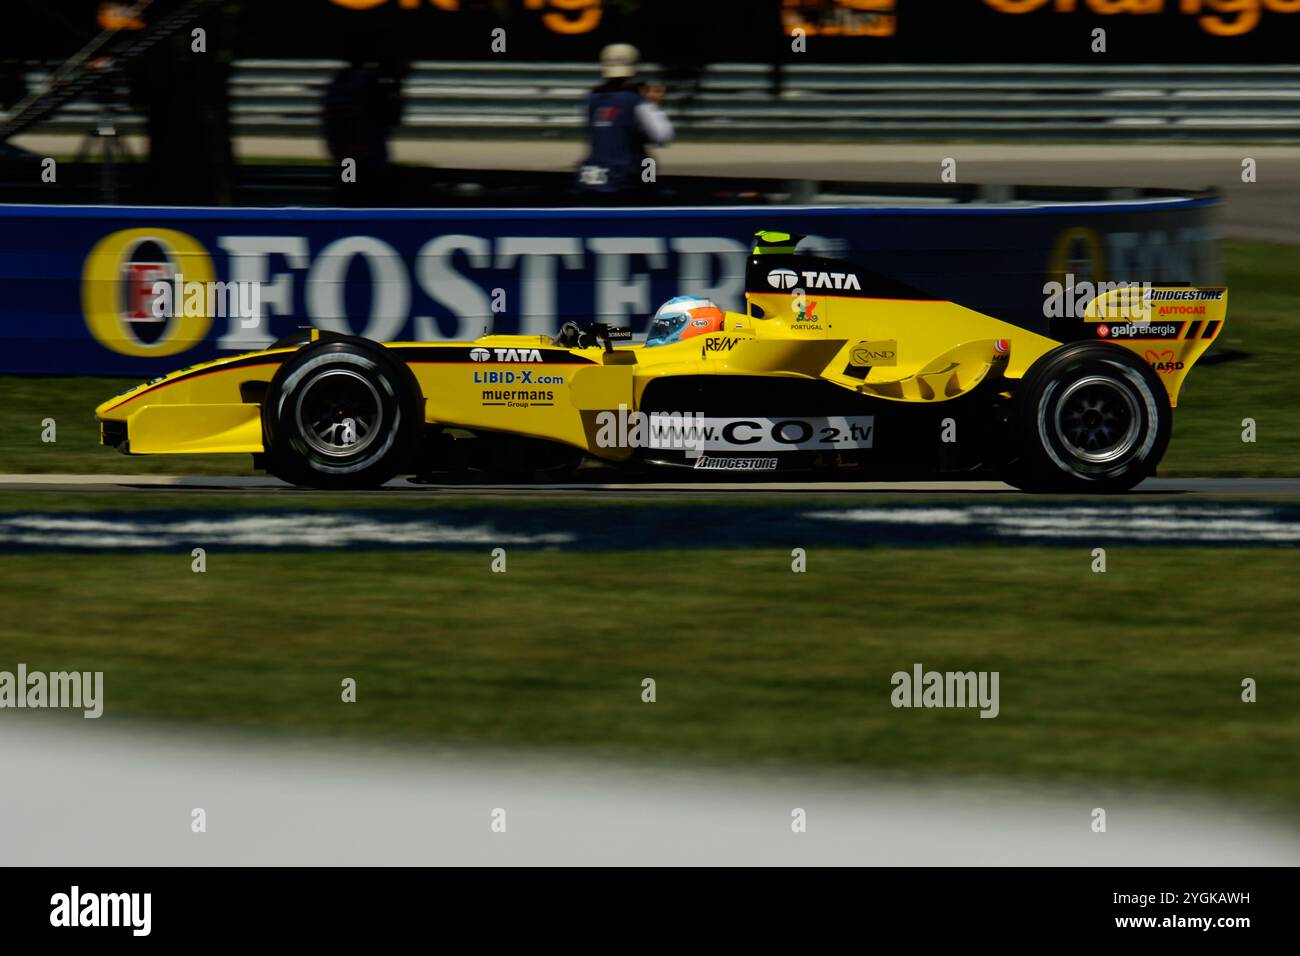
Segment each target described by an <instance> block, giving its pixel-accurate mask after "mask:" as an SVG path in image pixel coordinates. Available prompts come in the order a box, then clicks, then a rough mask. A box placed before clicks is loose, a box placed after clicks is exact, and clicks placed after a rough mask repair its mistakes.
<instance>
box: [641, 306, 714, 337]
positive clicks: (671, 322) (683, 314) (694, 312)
mask: <svg viewBox="0 0 1300 956" xmlns="http://www.w3.org/2000/svg"><path fill="white" fill-rule="evenodd" d="M722 322H723V319H722V310H721V309H719V308H718V307H717V306H716V305H714V304H713V303H712V302H711V301H709V300H708V299H701V298H699V297H698V296H693V295H679V296H674V297H673V298H671V299H669V300H668V301H667V302H665V303H664V304H663V305H661V306H659V311H658V312H656V313H655V314H654V318H653V319H651V320H650V331H649V333H648V334H647V335H646V340H645V344H646V347H647V348H649V347H650V346H653V345H669V344H671V343H673V342H680V341H682V340H683V339H690V338H694V337H695V336H697V335H704V334H706V333H708V332H721V331H722Z"/></svg>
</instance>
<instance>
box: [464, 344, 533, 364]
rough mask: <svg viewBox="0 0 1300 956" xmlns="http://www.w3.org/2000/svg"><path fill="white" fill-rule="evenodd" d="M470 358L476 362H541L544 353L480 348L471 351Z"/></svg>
mask: <svg viewBox="0 0 1300 956" xmlns="http://www.w3.org/2000/svg"><path fill="white" fill-rule="evenodd" d="M469 357H470V360H471V361H474V362H492V361H497V362H540V361H541V360H542V353H541V351H540V350H539V349H485V348H483V347H481V346H480V347H478V348H473V349H470V350H469Z"/></svg>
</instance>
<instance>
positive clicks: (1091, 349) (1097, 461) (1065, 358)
mask: <svg viewBox="0 0 1300 956" xmlns="http://www.w3.org/2000/svg"><path fill="white" fill-rule="evenodd" d="M1013 428H1014V440H1015V443H1016V456H1015V459H1014V460H1013V461H1011V462H1008V464H1007V466H1006V468H1005V470H1004V473H1003V478H1004V479H1005V480H1006V481H1007V482H1008V483H1009V484H1012V485H1015V486H1016V487H1017V488H1020V489H1021V490H1023V491H1042V492H1051V491H1067V492H1069V491H1087V492H1099V493H1113V492H1120V491H1128V490H1129V489H1131V488H1133V487H1134V486H1135V485H1137V484H1138V483H1139V482H1141V481H1142V480H1143V479H1145V478H1147V477H1149V476H1150V475H1153V474H1154V473H1155V470H1156V466H1157V465H1158V464H1159V463H1160V459H1161V458H1163V457H1164V453H1165V449H1166V448H1167V447H1168V446H1169V436H1170V433H1171V431H1172V429H1173V412H1172V410H1171V409H1170V407H1169V396H1168V393H1167V392H1166V390H1165V387H1164V385H1163V384H1162V383H1161V382H1160V379H1159V377H1158V376H1157V375H1156V373H1155V372H1154V371H1152V369H1151V367H1150V366H1149V365H1147V364H1146V363H1144V362H1142V361H1141V360H1140V359H1139V358H1138V357H1137V356H1136V355H1134V354H1133V353H1132V352H1130V351H1128V350H1127V349H1124V348H1120V347H1119V346H1116V345H1110V344H1104V343H1099V342H1077V343H1073V344H1070V345H1063V346H1061V347H1060V348H1057V349H1054V350H1052V351H1051V352H1048V353H1047V354H1046V355H1044V356H1043V357H1042V358H1040V359H1039V360H1038V362H1037V363H1035V364H1034V365H1033V366H1032V367H1031V368H1030V369H1029V371H1028V372H1027V373H1026V375H1025V377H1024V378H1023V379H1022V380H1021V383H1020V386H1019V387H1018V388H1017V390H1016V395H1015V407H1014V413H1013Z"/></svg>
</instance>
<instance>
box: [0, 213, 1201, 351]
mask: <svg viewBox="0 0 1300 956" xmlns="http://www.w3.org/2000/svg"><path fill="white" fill-rule="evenodd" d="M1213 203H1214V200H1212V199H1207V198H1176V197H1175V198H1169V199H1143V200H1131V201H1119V202H1106V203H1071V204H1042V205H1040V204H1031V203H1021V204H1009V205H1005V206H998V205H980V204H963V205H951V206H925V207H915V206H913V207H880V208H866V207H854V208H845V207H815V206H802V207H788V206H765V207H739V208H736V207H728V208H723V207H719V208H655V209H609V210H607V209H560V210H534V209H528V210H516V209H476V210H459V209H420V210H340V209H326V210H305V209H238V210H234V209H185V208H146V207H98V206H97V207H75V206H27V205H12V206H0V287H2V288H3V296H2V297H0V371H6V372H42V373H56V374H104V375H127V376H141V377H151V376H153V375H157V374H160V373H161V372H164V371H167V370H170V369H174V368H178V367H181V366H185V365H190V364H194V363H196V362H200V361H204V360H207V359H210V358H215V357H218V356H221V355H228V354H232V353H234V352H240V351H247V350H249V349H256V348H264V347H266V346H267V345H269V344H270V343H271V342H273V341H274V340H275V339H277V338H280V337H281V336H284V335H288V334H289V333H291V332H293V331H295V330H297V329H299V328H302V327H305V326H315V327H317V328H321V329H332V330H334V331H338V332H344V333H351V334H356V335H364V336H367V337H369V338H373V339H377V340H380V341H404V340H405V341H411V340H417V341H430V340H438V339H471V338H475V337H477V336H479V335H482V334H483V333H484V332H485V331H486V330H489V329H491V330H492V331H495V332H526V333H534V334H549V333H552V332H554V331H556V330H557V329H558V328H559V326H560V325H561V324H562V323H563V322H565V321H567V320H574V321H578V322H589V321H601V322H607V323H611V324H614V325H623V326H630V327H631V328H632V329H633V330H634V331H635V332H638V333H640V332H644V331H645V327H646V324H647V319H648V316H649V315H650V314H652V313H653V312H654V310H655V309H656V308H657V307H658V306H659V305H660V304H661V303H662V302H664V301H665V300H666V299H668V298H670V297H672V296H674V295H683V294H690V295H699V296H705V297H708V298H712V299H713V300H714V301H716V302H717V303H718V304H719V305H720V306H722V307H723V308H729V309H737V310H739V309H742V308H743V303H744V298H743V279H744V265H745V258H746V256H747V254H748V251H749V248H750V244H751V243H750V237H751V236H752V235H753V233H754V232H755V231H757V230H759V229H779V230H787V231H791V232H799V233H806V234H808V236H809V239H808V240H806V243H807V244H806V245H805V246H804V247H802V248H803V249H807V250H808V251H811V252H816V253H821V254H828V255H837V256H843V257H845V258H850V259H853V260H855V261H857V262H858V263H859V264H860V265H862V266H864V267H865V268H868V269H872V270H874V271H877V272H882V273H885V274H887V275H891V276H893V277H895V278H898V279H900V280H902V281H904V282H907V283H909V284H911V285H914V286H917V287H919V288H922V289H925V290H927V291H929V292H933V293H935V294H938V295H941V296H944V297H946V298H950V299H953V300H954V301H957V302H960V303H962V304H964V305H968V306H970V307H971V308H974V309H978V310H980V311H982V312H986V313H989V314H992V315H995V316H998V317H1001V318H1006V319H1009V320H1011V321H1016V322H1019V323H1022V324H1027V325H1029V326H1030V327H1038V328H1042V329H1043V330H1045V329H1046V321H1047V320H1046V319H1045V318H1044V317H1043V303H1044V290H1043V286H1044V283H1046V282H1048V281H1051V280H1056V281H1064V277H1065V276H1066V275H1070V276H1073V277H1074V280H1075V281H1076V282H1078V281H1083V280H1088V281H1092V282H1097V281H1133V282H1143V281H1152V282H1160V281H1163V282H1179V281H1186V282H1192V283H1196V284H1199V285H1211V284H1215V283H1216V282H1218V281H1220V275H1219V265H1218V258H1217V249H1216V243H1215V231H1214V227H1213V225H1212V224H1211V221H1210V214H1211V209H1212V206H1213ZM810 291H814V290H810Z"/></svg>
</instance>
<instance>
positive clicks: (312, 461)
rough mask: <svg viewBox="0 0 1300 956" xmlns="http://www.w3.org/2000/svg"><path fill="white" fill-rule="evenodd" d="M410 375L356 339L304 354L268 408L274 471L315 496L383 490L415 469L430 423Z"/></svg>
mask: <svg viewBox="0 0 1300 956" xmlns="http://www.w3.org/2000/svg"><path fill="white" fill-rule="evenodd" d="M422 408H423V401H422V399H421V396H420V392H419V386H418V384H417V383H416V381H415V377H414V376H413V375H412V374H411V371H410V369H408V368H407V367H406V365H405V364H403V363H402V362H399V361H397V360H396V359H394V358H392V357H391V356H390V355H389V354H388V353H387V352H386V351H384V349H383V347H382V346H379V345H376V344H374V343H372V342H368V341H366V340H364V339H356V338H352V337H348V338H339V339H333V340H328V341H321V342H316V343H315V344H312V345H308V346H306V347H304V348H302V349H300V350H299V351H298V352H297V353H295V354H294V355H293V357H292V358H290V359H289V360H288V361H287V362H285V363H284V365H282V366H281V367H280V370H279V371H278V372H276V374H275V377H274V378H272V379H271V384H270V387H269V388H268V389H267V393H266V398H265V401H264V402H263V404H262V427H263V432H264V434H265V443H266V450H267V457H266V467H267V471H269V472H271V474H273V475H275V476H276V477H278V478H281V479H283V480H285V481H288V482H291V483H292V484H296V485H308V486H310V487H313V488H333V489H353V488H377V487H379V486H380V485H382V484H383V483H384V482H386V481H388V480H389V479H390V478H392V477H393V476H394V475H396V474H397V473H398V472H399V471H400V470H401V469H402V468H403V467H404V466H405V465H407V464H408V462H409V457H410V453H411V450H412V449H413V448H414V447H415V441H416V439H417V437H418V436H419V432H420V426H421V424H422V418H423V415H422V414H421V412H422Z"/></svg>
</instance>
